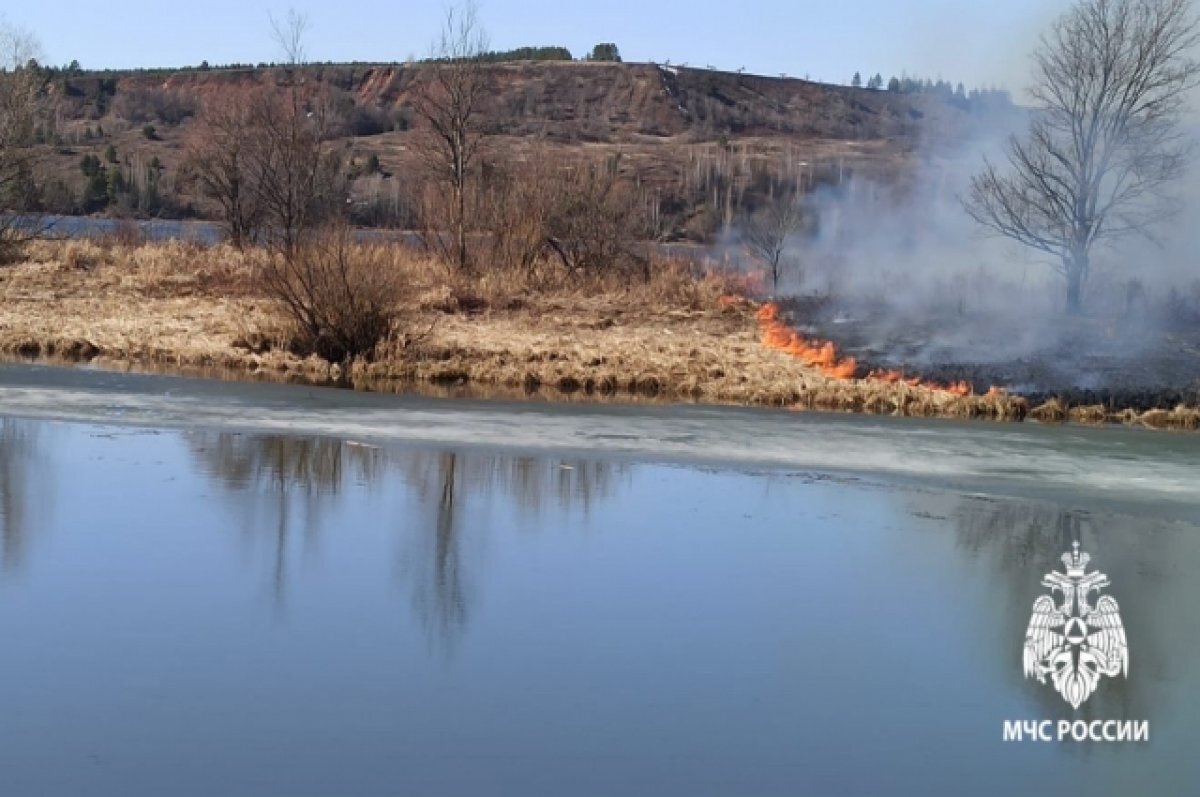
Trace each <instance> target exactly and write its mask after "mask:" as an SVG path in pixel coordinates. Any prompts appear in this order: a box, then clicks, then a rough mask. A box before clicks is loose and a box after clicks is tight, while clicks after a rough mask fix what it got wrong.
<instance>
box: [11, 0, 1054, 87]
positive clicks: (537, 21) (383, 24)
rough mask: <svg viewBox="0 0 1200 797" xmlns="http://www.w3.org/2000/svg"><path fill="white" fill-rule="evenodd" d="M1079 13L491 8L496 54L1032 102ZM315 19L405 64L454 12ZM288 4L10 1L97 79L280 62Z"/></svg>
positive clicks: (391, 10)
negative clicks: (996, 91)
mask: <svg viewBox="0 0 1200 797" xmlns="http://www.w3.org/2000/svg"><path fill="white" fill-rule="evenodd" d="M1068 4H1069V0H1005V1H1004V2H961V0H909V2H901V1H898V0H842V2H829V0H790V1H789V0H747V2H741V3H738V2H736V1H734V2H731V1H730V0H724V2H717V1H716V0H686V1H685V0H603V1H602V2H575V1H574V0H482V2H480V4H479V5H480V18H481V21H482V22H483V25H484V27H485V28H486V30H487V31H488V34H489V36H490V39H491V44H492V46H493V48H495V49H507V48H511V47H517V46H522V45H532V44H561V45H565V46H566V47H569V48H570V49H571V51H572V53H574V54H575V55H576V56H577V57H578V56H580V55H582V54H583V53H585V52H586V51H588V50H590V48H591V46H592V45H593V44H595V43H596V42H599V41H613V42H616V43H617V45H618V46H619V47H620V48H621V52H622V54H623V55H624V57H625V59H626V60H630V61H649V60H654V61H660V62H661V61H666V60H668V59H669V60H670V61H671V62H673V63H688V64H691V65H696V66H704V65H708V64H712V65H714V66H717V67H719V68H722V69H737V68H739V67H745V68H746V69H747V70H748V71H750V72H755V73H760V74H770V75H774V74H780V73H787V74H789V75H793V76H799V77H803V76H805V75H810V76H811V77H812V78H813V79H815V80H827V81H833V82H845V81H847V80H849V77H850V75H852V74H853V73H854V72H855V71H856V70H858V71H861V72H862V73H863V74H864V76H866V75H870V74H874V73H875V72H877V71H878V72H881V73H883V75H884V76H885V78H886V77H888V76H890V75H892V74H900V73H901V72H904V71H907V72H908V73H909V74H919V75H921V76H930V77H934V78H936V77H939V76H941V77H944V78H946V79H947V80H952V81H955V82H957V81H960V80H961V81H963V82H965V83H967V84H968V85H988V84H998V85H1005V86H1007V87H1008V88H1011V89H1018V88H1019V87H1020V86H1021V85H1023V84H1024V77H1025V75H1026V74H1027V63H1028V61H1027V56H1028V54H1029V51H1030V49H1031V48H1032V46H1033V45H1034V43H1035V38H1036V35H1037V33H1038V31H1039V30H1041V28H1042V27H1043V26H1044V25H1045V24H1046V23H1047V22H1048V21H1049V20H1050V19H1052V18H1053V16H1054V15H1055V14H1056V13H1058V12H1060V11H1061V10H1062V9H1064V8H1066V7H1067V6H1068ZM291 5H293V6H294V7H295V8H296V9H297V10H299V11H302V12H305V13H307V14H308V16H309V20H310V28H309V33H308V36H307V37H306V40H307V48H308V51H309V56H310V58H311V59H312V60H320V61H324V60H334V61H351V60H358V61H393V60H404V59H405V58H406V57H408V56H410V55H416V56H423V55H425V54H426V53H427V52H428V50H429V42H430V41H431V39H432V38H433V37H434V35H435V33H436V31H437V29H438V25H439V22H440V19H441V15H442V13H443V10H444V8H445V4H444V3H443V2H441V0H392V1H391V2H387V1H386V0H341V2H316V1H315V0H311V1H310V2H302V1H301V0H295V2H293V3H291ZM288 7H289V3H288V0H283V1H282V2H264V0H193V1H192V2H188V1H187V0H183V1H181V2H180V1H177V2H170V1H169V0H168V2H163V0H156V1H155V2H145V1H143V0H108V1H107V2H99V1H98V0H82V1H81V0H0V10H2V12H3V15H4V16H5V17H6V18H7V20H8V22H9V23H10V24H14V25H17V26H19V27H22V28H26V29H29V30H31V31H32V32H33V33H35V34H36V35H37V37H38V38H39V39H40V41H41V43H42V49H43V50H44V52H45V55H46V60H47V61H48V62H50V63H54V64H64V63H67V62H69V61H71V59H78V60H79V62H80V63H81V64H83V65H84V66H86V67H130V66H177V65H183V64H198V63H199V62H200V61H202V60H207V61H209V62H210V63H212V64H217V63H228V62H233V61H238V62H258V61H266V60H274V59H275V58H276V56H277V54H278V53H277V50H276V48H275V45H274V44H273V42H272V41H271V37H270V26H269V22H268V13H269V12H275V13H276V15H277V16H282V15H284V14H285V13H286V11H287V9H288Z"/></svg>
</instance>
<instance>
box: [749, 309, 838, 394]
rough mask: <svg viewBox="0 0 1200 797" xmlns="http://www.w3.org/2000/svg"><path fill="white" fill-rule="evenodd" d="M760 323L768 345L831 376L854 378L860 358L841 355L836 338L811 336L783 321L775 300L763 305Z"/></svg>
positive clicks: (759, 314)
mask: <svg viewBox="0 0 1200 797" xmlns="http://www.w3.org/2000/svg"><path fill="white" fill-rule="evenodd" d="M758 324H759V329H760V330H761V331H762V343H763V345H764V346H766V347H767V348H768V349H775V350H776V351H781V352H783V353H785V354H790V355H791V356H793V357H796V358H797V359H800V360H803V361H804V363H805V364H806V365H809V366H812V367H813V368H816V369H817V370H818V371H820V372H821V373H823V374H824V375H825V376H828V377H830V378H831V379H853V378H854V375H855V372H856V371H858V362H857V361H855V359H854V358H853V357H846V358H845V359H842V358H840V357H838V352H837V347H836V346H834V345H833V343H832V342H830V341H815V340H808V339H806V338H804V337H803V336H801V335H800V333H798V332H796V330H794V329H792V328H791V327H790V326H788V325H787V324H785V323H783V322H782V321H780V320H779V307H778V306H777V305H775V304H773V303H768V304H764V305H763V306H762V307H760V308H759V310H758Z"/></svg>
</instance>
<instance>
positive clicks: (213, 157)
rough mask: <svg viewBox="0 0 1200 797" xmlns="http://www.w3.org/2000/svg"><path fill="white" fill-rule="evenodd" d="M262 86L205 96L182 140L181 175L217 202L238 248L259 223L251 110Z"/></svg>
mask: <svg viewBox="0 0 1200 797" xmlns="http://www.w3.org/2000/svg"><path fill="white" fill-rule="evenodd" d="M263 99H264V98H263V92H262V91H261V90H254V89H251V90H241V89H230V90H229V91H222V92H219V93H217V94H216V95H214V96H212V97H209V98H208V99H207V100H206V101H205V103H204V106H203V107H202V109H201V112H200V114H199V117H198V118H197V120H196V123H195V125H193V127H192V129H191V131H190V133H189V136H188V139H187V142H186V144H185V150H184V151H185V156H184V158H185V159H184V168H183V170H182V171H183V173H184V174H185V175H186V177H187V178H188V179H189V180H191V181H194V183H196V184H197V185H198V186H199V188H200V191H201V193H203V195H204V196H206V197H208V198H209V199H212V200H214V201H215V202H217V204H219V205H220V206H221V216H222V218H223V220H224V225H225V233H226V235H227V237H228V238H229V240H230V241H231V242H232V243H233V244H234V246H237V247H238V248H239V249H240V248H241V247H242V246H243V245H245V244H246V243H249V242H252V241H253V240H254V239H255V237H256V233H257V230H258V227H259V224H260V223H261V221H262V201H261V197H260V196H259V192H258V185H257V181H256V180H255V174H254V171H253V166H254V162H253V159H252V158H251V153H252V151H253V148H254V146H255V143H254V141H253V139H254V137H255V136H256V135H257V134H258V131H257V129H256V127H255V124H254V122H255V113H254V111H253V109H254V108H255V107H256V106H257V105H258V104H259V102H261V101H262V100H263Z"/></svg>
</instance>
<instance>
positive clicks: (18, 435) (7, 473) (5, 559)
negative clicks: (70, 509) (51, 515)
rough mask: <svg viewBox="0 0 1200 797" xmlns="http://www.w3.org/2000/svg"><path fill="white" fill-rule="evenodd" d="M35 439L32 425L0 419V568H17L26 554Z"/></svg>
mask: <svg viewBox="0 0 1200 797" xmlns="http://www.w3.org/2000/svg"><path fill="white" fill-rule="evenodd" d="M36 438H37V434H36V431H35V428H34V426H33V425H32V424H29V423H23V422H21V421H17V420H14V419H12V418H3V419H0V570H4V571H9V570H15V569H16V568H18V567H20V565H21V562H22V560H23V558H24V556H25V553H26V550H25V548H26V545H27V544H28V542H29V540H28V539H27V534H28V525H29V520H30V518H29V512H30V506H29V493H30V488H31V485H32V480H31V473H30V470H31V469H32V467H33V465H34V460H35V459H36V450H37V439H36ZM44 487H45V485H42V488H43V489H44Z"/></svg>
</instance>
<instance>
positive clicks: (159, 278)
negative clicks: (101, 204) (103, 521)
mask: <svg viewBox="0 0 1200 797" xmlns="http://www.w3.org/2000/svg"><path fill="white" fill-rule="evenodd" d="M376 254H377V255H379V256H380V257H381V258H382V260H381V262H383V263H384V264H385V265H387V266H388V267H390V268H394V269H396V270H397V272H398V273H400V274H402V275H403V278H404V280H405V282H406V284H407V286H408V288H407V290H406V291H405V297H406V298H405V299H404V303H403V307H401V308H400V310H399V314H398V315H399V318H401V319H402V321H401V322H400V323H398V324H397V326H396V327H395V329H394V330H393V332H392V334H390V335H389V336H388V338H387V340H385V341H384V342H382V343H381V344H380V345H379V347H378V348H377V350H376V352H375V356H374V357H373V358H370V359H369V360H357V361H355V362H354V363H352V364H350V365H348V366H346V367H343V366H342V365H338V364H332V363H329V362H326V361H324V360H321V359H319V358H316V357H308V358H301V357H298V356H297V355H295V354H293V353H292V352H291V351H290V349H289V343H290V342H289V333H288V331H287V328H286V324H285V323H284V321H283V319H282V318H281V316H280V315H279V312H278V309H277V308H276V307H275V306H274V305H273V304H272V303H271V302H270V301H268V300H267V299H265V298H264V297H263V296H262V295H261V294H260V293H259V291H258V290H257V288H256V285H257V281H256V274H258V273H259V272H260V270H261V269H262V268H263V265H264V262H265V261H264V260H263V258H265V257H266V255H264V254H263V253H261V252H239V251H237V250H235V249H233V248H230V247H225V246H217V247H211V248H207V247H201V246H197V245H193V244H186V243H165V244H151V245H144V246H133V245H121V244H115V243H113V244H102V243H96V242H86V241H85V242H78V241H73V242H65V243H64V242H43V243H40V244H37V245H36V246H34V247H32V248H31V250H30V252H29V257H28V258H27V260H26V262H23V263H20V264H18V265H16V266H13V267H10V268H6V269H3V270H0V351H2V352H6V353H8V354H11V355H20V356H29V357H36V356H40V357H54V358H62V359H67V360H91V359H99V360H101V361H103V362H107V363H111V364H126V365H140V366H149V367H153V366H159V367H164V366H165V367H168V368H184V369H190V368H219V369H229V370H232V371H234V372H235V373H237V374H247V375H249V374H257V375H259V376H266V377H270V378H277V379H312V380H329V379H339V380H343V381H348V382H349V383H351V384H354V385H355V386H357V387H363V388H370V389H382V390H405V389H412V388H413V387H414V386H420V385H427V386H429V385H431V386H437V387H438V388H439V389H444V390H448V391H454V390H459V389H462V388H470V387H474V388H483V389H495V390H499V391H502V392H506V393H508V394H514V393H515V394H526V393H530V392H541V393H543V394H548V395H551V396H554V397H559V398H574V397H582V398H587V397H597V398H599V397H616V398H622V399H630V398H635V397H638V398H641V397H652V398H656V399H667V400H682V401H699V402H711V403H726V404H746V405H760V406H773V407H785V408H793V409H799V410H808V409H812V410H828V411H839V412H864V413H874V414H887V415H905V416H921V417H953V418H987V419H995V420H1021V419H1023V418H1024V417H1025V416H1026V414H1031V415H1032V416H1033V417H1037V418H1039V419H1042V420H1067V419H1069V418H1074V419H1076V420H1091V419H1092V417H1093V414H1092V413H1090V412H1089V413H1085V412H1083V411H1082V410H1078V411H1070V410H1068V409H1067V408H1065V407H1064V408H1061V412H1057V413H1051V412H1050V411H1049V410H1048V409H1046V408H1044V407H1039V408H1037V409H1036V410H1034V411H1032V412H1029V411H1028V408H1027V405H1026V403H1025V401H1024V400H1023V399H1022V398H1020V397H1018V396H1012V395H1009V394H1007V393H1004V392H1002V391H992V392H990V393H988V394H986V395H976V394H973V393H972V392H971V391H970V388H969V386H966V387H960V386H942V385H929V384H924V383H921V382H920V381H919V380H916V379H913V378H907V377H903V378H896V379H892V378H890V377H889V376H888V375H883V374H865V375H862V376H861V377H860V376H859V373H858V370H859V369H858V368H857V364H854V368H853V369H851V368H849V367H848V366H847V361H846V360H845V359H843V358H839V357H838V356H837V352H836V349H834V348H833V347H832V346H831V345H830V346H826V345H825V344H813V343H812V342H809V341H804V340H803V339H801V338H799V337H798V336H795V334H794V333H791V332H790V330H791V327H790V325H788V324H786V322H785V321H783V320H782V319H781V318H780V317H779V315H778V312H777V311H776V310H774V309H766V310H764V309H763V308H762V307H760V306H759V305H757V304H755V303H753V302H751V301H748V300H746V299H742V298H739V297H737V296H733V295H730V288H731V286H730V284H729V281H728V280H724V279H721V278H718V277H715V276H711V275H708V276H705V275H698V274H695V273H693V272H692V271H691V267H690V266H689V265H688V264H685V263H680V262H665V263H660V264H657V267H656V274H657V276H656V277H655V279H654V280H652V281H651V282H649V283H642V282H639V281H633V282H629V281H627V280H617V279H613V280H612V281H610V282H600V281H592V282H589V283H586V284H581V283H579V282H578V281H572V282H568V281H558V282H555V281H554V280H553V279H547V278H546V277H545V275H543V276H542V277H541V278H539V279H538V280H536V281H535V280H534V279H533V277H531V276H528V275H516V274H486V275H484V276H481V277H479V278H475V279H469V280H468V279H462V278H455V277H450V276H448V275H447V272H446V271H445V269H444V268H442V267H441V266H440V265H438V264H436V263H435V262H433V261H430V260H428V259H426V258H423V257H421V256H418V255H415V254H413V253H411V252H409V251H407V250H404V249H401V248H398V247H393V248H390V249H388V250H387V252H386V255H381V254H380V253H378V252H376ZM734 287H736V286H734ZM767 307H771V306H767ZM764 344H765V345H764ZM851 362H852V361H851ZM1105 420H1113V418H1112V417H1111V414H1109V413H1106V414H1105ZM1125 420H1129V419H1125ZM1133 420H1136V421H1137V422H1139V423H1142V424H1144V425H1148V426H1159V427H1169V428H1197V427H1198V426H1200V411H1196V410H1184V409H1182V408H1181V409H1180V410H1176V411H1174V412H1169V413H1166V414H1165V415H1159V414H1152V413H1147V414H1145V415H1143V416H1137V417H1136V418H1134V419H1133Z"/></svg>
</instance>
